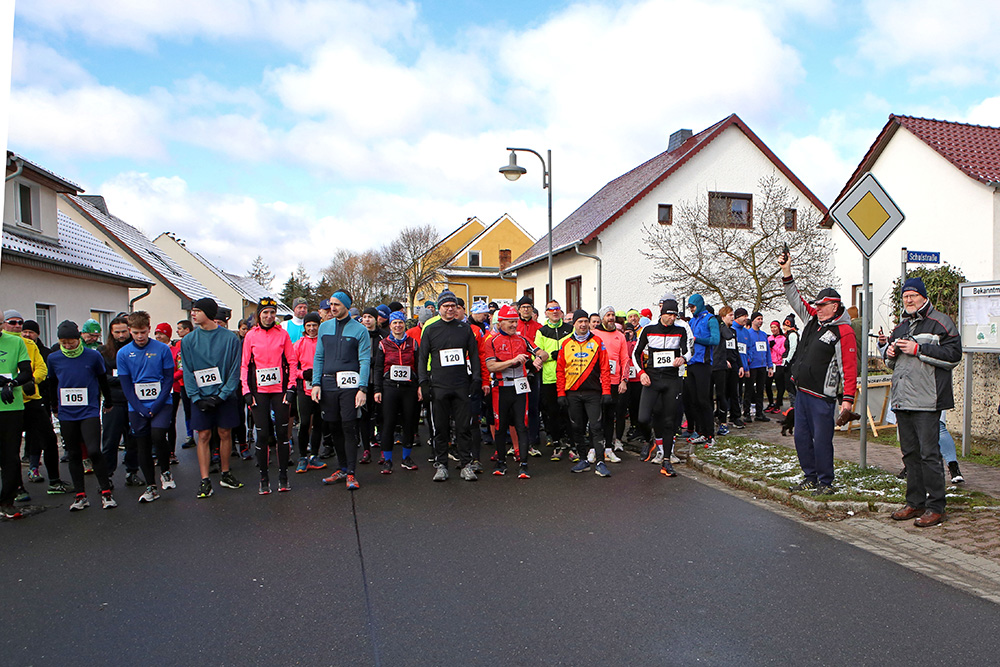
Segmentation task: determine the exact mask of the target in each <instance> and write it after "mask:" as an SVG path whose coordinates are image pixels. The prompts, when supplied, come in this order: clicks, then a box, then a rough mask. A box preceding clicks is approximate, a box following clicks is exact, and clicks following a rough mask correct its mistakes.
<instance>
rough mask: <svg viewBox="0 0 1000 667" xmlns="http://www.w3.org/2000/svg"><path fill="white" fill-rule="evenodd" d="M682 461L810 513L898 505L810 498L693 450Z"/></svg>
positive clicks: (881, 509)
mask: <svg viewBox="0 0 1000 667" xmlns="http://www.w3.org/2000/svg"><path fill="white" fill-rule="evenodd" d="M686 463H687V465H688V467H691V468H694V469H695V470H698V471H700V472H703V473H705V474H706V475H710V476H712V477H715V478H716V479H718V480H721V481H723V482H725V483H726V484H729V485H730V486H735V487H737V488H740V489H744V490H746V491H752V492H754V493H756V494H757V495H758V496H763V497H764V498H769V499H771V500H777V501H778V502H780V503H784V504H785V505H791V506H792V507H796V508H798V509H800V510H803V511H806V512H809V513H810V514H824V513H829V512H842V513H845V514H846V513H852V514H860V513H862V512H863V513H882V512H887V513H891V512H894V511H895V510H896V509H898V508H899V505H896V504H889V503H877V502H874V501H872V502H862V501H858V500H813V499H812V498H807V497H805V496H801V495H799V494H796V493H792V492H791V491H789V490H787V489H781V488H778V487H774V486H769V485H768V484H767V483H766V482H762V481H760V480H758V479H753V478H752V477H747V476H745V475H740V474H738V473H735V472H733V471H731V470H727V469H726V468H723V467H721V466H717V465H715V464H714V463H706V462H704V461H702V460H701V459H699V458H698V457H697V456H695V455H694V454H693V453H691V454H688V456H687V460H686Z"/></svg>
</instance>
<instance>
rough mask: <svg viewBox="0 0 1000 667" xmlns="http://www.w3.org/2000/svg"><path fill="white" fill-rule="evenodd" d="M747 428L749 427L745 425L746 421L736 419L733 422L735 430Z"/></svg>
mask: <svg viewBox="0 0 1000 667" xmlns="http://www.w3.org/2000/svg"><path fill="white" fill-rule="evenodd" d="M746 427H747V425H746V423H744V421H743V420H742V419H734V420H733V428H746Z"/></svg>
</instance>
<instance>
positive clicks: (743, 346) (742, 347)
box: [736, 343, 747, 354]
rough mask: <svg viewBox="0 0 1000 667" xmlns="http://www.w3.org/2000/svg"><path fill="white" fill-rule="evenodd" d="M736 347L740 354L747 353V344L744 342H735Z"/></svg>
mask: <svg viewBox="0 0 1000 667" xmlns="http://www.w3.org/2000/svg"><path fill="white" fill-rule="evenodd" d="M736 347H737V348H739V352H740V354H746V353H747V344H746V343H737V344H736Z"/></svg>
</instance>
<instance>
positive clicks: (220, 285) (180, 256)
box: [153, 234, 257, 331]
mask: <svg viewBox="0 0 1000 667" xmlns="http://www.w3.org/2000/svg"><path fill="white" fill-rule="evenodd" d="M153 245H155V246H156V247H157V248H159V249H160V250H162V251H163V252H165V253H167V255H169V256H170V257H171V259H173V260H174V261H175V262H177V263H178V264H180V266H181V268H182V269H184V270H185V271H187V272H188V273H189V274H191V276H192V277H193V278H194V279H195V280H197V281H198V282H199V283H201V284H202V285H204V286H205V288H206V289H207V290H208V291H210V292H211V293H212V294H214V295H216V296H217V297H219V298H220V299H222V302H223V303H226V304H241V307H240V308H236V309H235V312H234V313H233V319H232V321H230V326H229V328H230V329H233V330H234V331H235V330H236V329H237V328H238V327H239V322H238V321H237V318H239V316H240V312H241V311H242V312H244V313H246V311H247V308H246V307H245V305H244V300H243V295H242V294H240V293H239V292H237V291H236V288H234V287H233V286H232V285H230V284H229V283H228V282H226V281H225V280H223V279H222V278H220V277H219V276H218V275H217V274H216V273H215V272H214V271H212V270H211V269H209V268H208V267H207V266H205V265H204V264H202V263H201V261H199V260H198V258H196V257H195V256H194V255H192V254H191V253H190V252H188V250H187V248H184V247H183V246H181V245H180V244H179V243H177V241H175V240H174V239H172V238H170V237H169V236H167V235H166V234H160V235H159V236H157V237H156V238H155V239H154V240H153ZM249 311H250V312H249V315H253V314H255V313H256V312H257V308H256V304H255V305H253V306H252V307H250V308H249ZM246 316H247V315H246V314H245V315H244V319H245V318H246Z"/></svg>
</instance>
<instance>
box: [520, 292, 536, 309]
mask: <svg viewBox="0 0 1000 667" xmlns="http://www.w3.org/2000/svg"><path fill="white" fill-rule="evenodd" d="M534 305H535V302H534V301H533V300H532V299H531V297H530V296H528V295H527V294H525V295H524V296H522V297H521V298H520V299H518V300H517V307H518V308H520V307H521V306H534Z"/></svg>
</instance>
